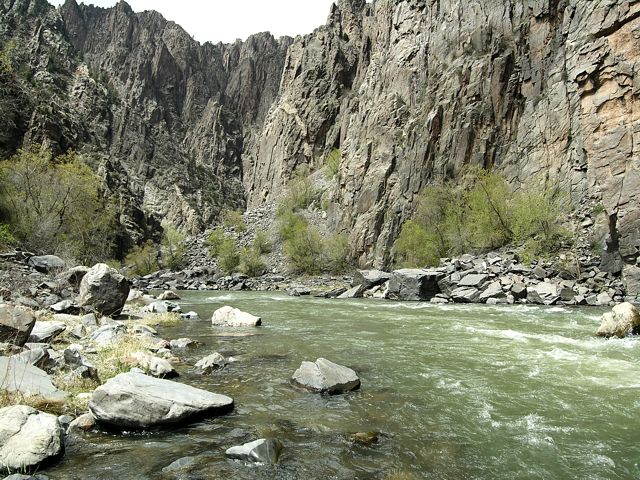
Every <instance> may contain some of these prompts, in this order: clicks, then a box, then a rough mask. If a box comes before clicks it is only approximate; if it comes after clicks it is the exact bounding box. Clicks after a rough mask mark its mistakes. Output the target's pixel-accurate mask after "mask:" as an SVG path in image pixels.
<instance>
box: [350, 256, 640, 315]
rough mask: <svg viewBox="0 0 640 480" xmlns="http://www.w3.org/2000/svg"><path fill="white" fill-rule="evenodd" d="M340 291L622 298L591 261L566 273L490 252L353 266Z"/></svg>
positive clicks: (462, 298)
mask: <svg viewBox="0 0 640 480" xmlns="http://www.w3.org/2000/svg"><path fill="white" fill-rule="evenodd" d="M353 285H354V286H353V288H352V290H350V291H349V294H348V295H344V297H349V298H353V297H376V298H390V299H395V300H411V301H417V300H420V301H431V302H433V303H449V302H456V303H487V304H492V305H496V304H513V303H530V304H538V305H556V304H561V305H591V306H609V305H614V304H616V303H619V302H622V301H624V300H636V299H635V297H625V289H624V286H623V284H622V281H621V280H620V278H618V277H616V276H614V275H613V274H611V273H607V272H603V271H600V269H599V268H598V267H597V266H595V265H592V266H590V267H588V268H587V269H585V270H584V271H582V272H579V273H575V272H574V273H572V272H570V271H568V270H567V269H563V268H561V267H559V266H558V265H553V264H551V263H545V262H537V263H534V264H532V265H531V266H525V265H523V264H522V263H519V262H518V261H517V257H516V255H514V254H512V253H507V254H504V255H498V254H495V253H490V254H487V255H485V256H477V257H474V256H472V255H463V256H462V257H460V258H454V259H444V260H443V262H442V264H441V266H440V267H438V268H430V269H401V270H396V271H394V272H391V273H385V272H380V271H373V270H367V271H359V272H358V273H357V274H356V275H355V276H354V280H353Z"/></svg>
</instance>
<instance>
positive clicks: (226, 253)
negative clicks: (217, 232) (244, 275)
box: [218, 238, 240, 275]
mask: <svg viewBox="0 0 640 480" xmlns="http://www.w3.org/2000/svg"><path fill="white" fill-rule="evenodd" d="M218 265H219V266H220V270H222V272H223V273H225V274H226V275H229V274H231V273H233V272H234V271H235V270H236V269H237V268H238V265H240V252H239V251H238V246H237V245H236V242H235V241H233V240H232V239H231V238H226V239H225V240H224V242H222V245H220V249H219V250H218Z"/></svg>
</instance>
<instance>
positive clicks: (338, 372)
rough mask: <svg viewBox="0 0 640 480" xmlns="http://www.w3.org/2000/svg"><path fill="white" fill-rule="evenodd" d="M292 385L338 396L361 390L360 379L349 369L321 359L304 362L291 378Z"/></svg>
mask: <svg viewBox="0 0 640 480" xmlns="http://www.w3.org/2000/svg"><path fill="white" fill-rule="evenodd" d="M291 383H293V384H294V385H296V386H298V387H302V388H304V389H306V390H309V391H311V392H317V393H328V394H330V395H336V394H340V393H345V392H349V391H351V390H356V389H358V388H360V378H358V375H357V374H356V372H354V371H353V370H351V369H350V368H348V367H344V366H342V365H338V364H337V363H333V362H330V361H329V360H327V359H324V358H319V359H318V360H316V361H315V363H312V362H302V365H300V368H298V370H296V371H295V373H294V374H293V377H291Z"/></svg>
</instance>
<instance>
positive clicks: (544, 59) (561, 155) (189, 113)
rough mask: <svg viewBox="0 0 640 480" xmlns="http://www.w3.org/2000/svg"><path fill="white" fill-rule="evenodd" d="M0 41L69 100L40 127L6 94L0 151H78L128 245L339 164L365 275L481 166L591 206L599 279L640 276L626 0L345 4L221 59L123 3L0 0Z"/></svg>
mask: <svg viewBox="0 0 640 480" xmlns="http://www.w3.org/2000/svg"><path fill="white" fill-rule="evenodd" d="M25 12H30V13H29V15H30V16H29V18H30V19H27V17H26V16H25ZM20 15H22V17H21V16H20ZM0 25H1V26H2V29H1V30H0V34H1V37H2V38H3V39H4V40H5V41H6V39H8V38H10V37H19V38H22V39H25V41H27V40H28V45H29V49H28V50H27V51H28V52H29V58H31V57H32V56H33V58H34V59H36V60H33V59H31V60H30V61H31V63H32V67H33V70H34V71H37V72H42V71H43V70H46V69H47V68H48V67H47V65H46V62H45V60H46V59H45V56H46V55H44V53H43V52H49V57H51V52H52V51H53V52H54V53H55V55H53V58H54V59H57V65H58V67H59V68H58V70H59V72H57V73H56V72H55V71H54V73H53V74H49V77H51V78H49V77H48V76H47V75H45V74H44V73H36V75H35V77H36V80H37V81H45V80H46V81H50V83H52V84H54V86H55V89H54V93H55V95H54V97H55V98H59V97H61V96H62V94H64V95H66V98H68V99H69V101H62V102H57V104H56V105H55V108H54V107H51V109H53V111H52V112H53V113H52V112H49V113H45V114H42V115H40V114H39V113H38V108H37V106H38V105H43V104H44V105H45V106H48V105H49V104H50V103H52V102H47V101H46V100H43V101H40V100H38V101H36V102H34V101H32V100H29V99H25V98H26V97H25V98H23V97H20V96H19V95H16V96H15V97H16V98H22V101H25V102H31V103H30V104H29V105H30V107H31V109H32V110H33V111H34V113H33V115H28V116H26V115H22V116H20V115H18V116H17V117H16V118H15V119H14V120H13V121H12V125H13V126H12V127H11V128H12V129H13V130H11V132H12V133H11V134H9V135H5V136H4V137H3V140H2V145H0V147H2V148H3V151H4V152H7V151H10V150H11V149H12V148H15V145H17V144H18V143H20V142H15V141H14V143H13V144H12V143H11V142H10V141H9V140H8V139H13V138H15V136H16V132H18V133H20V132H22V133H21V134H22V137H20V138H21V139H22V138H25V139H34V140H45V141H47V142H49V143H50V144H51V145H52V146H54V147H55V148H59V149H62V148H68V147H69V146H71V147H74V148H81V149H83V150H86V151H89V152H92V153H93V154H94V157H95V158H98V159H101V160H100V161H99V163H100V165H98V166H97V168H100V169H101V170H100V171H102V172H103V174H104V175H105V177H106V178H107V179H108V181H109V185H110V187H111V188H112V190H113V191H116V192H119V193H120V197H121V203H122V204H123V207H122V211H123V212H125V214H124V219H125V223H128V226H129V229H130V230H132V231H133V230H135V229H136V228H138V231H139V234H140V235H142V234H143V232H142V231H143V230H144V228H140V225H142V224H144V222H145V221H151V220H152V219H159V218H162V219H166V220H168V221H170V222H172V223H173V224H175V225H176V226H179V227H182V228H183V229H185V230H189V231H195V230H198V229H200V228H202V227H203V226H206V225H207V224H208V223H209V222H210V221H212V220H213V219H215V217H216V215H217V213H218V211H219V209H220V208H221V206H222V205H225V206H227V207H230V208H235V207H242V206H244V205H245V202H246V205H248V206H249V207H257V206H259V205H261V204H263V203H264V202H270V201H276V200H277V199H278V198H279V196H280V195H281V194H282V192H283V191H284V190H285V189H286V186H287V182H288V180H289V179H290V178H291V176H292V175H293V173H294V172H295V171H296V169H297V168H299V167H300V166H304V165H308V166H309V167H311V169H312V170H314V169H318V168H319V167H320V166H321V165H322V163H323V161H324V157H325V155H326V154H327V153H328V152H329V151H331V150H332V149H334V148H339V149H340V150H341V152H342V160H341V164H340V169H339V173H338V175H337V176H336V177H335V178H334V179H333V180H331V183H330V188H329V192H328V194H329V195H328V196H329V198H330V207H329V209H328V210H329V211H328V213H329V215H328V217H329V220H330V222H331V224H332V226H333V228H334V229H336V230H338V231H342V232H346V233H348V234H349V235H350V237H351V245H352V246H353V249H354V252H356V253H357V254H358V255H359V261H360V263H361V264H362V265H363V266H364V265H374V266H383V265H385V264H387V263H388V261H389V258H390V257H389V252H390V247H391V245H392V244H393V241H394V239H395V238H396V236H397V234H398V232H399V229H400V227H401V225H402V223H403V222H404V221H405V220H406V219H407V218H409V216H410V215H411V213H412V210H413V208H414V199H415V197H416V195H417V193H418V192H419V191H420V190H421V189H422V188H423V187H424V186H425V185H428V184H429V183H431V182H436V181H440V180H442V179H445V178H455V177H456V175H458V173H459V172H460V171H461V169H462V168H463V167H464V166H465V165H467V164H476V165H481V166H484V167H488V168H497V169H499V170H501V171H502V172H504V173H505V175H506V176H507V178H508V179H509V181H510V182H511V184H512V185H513V187H514V188H522V187H523V186H527V187H531V186H536V185H542V184H547V185H549V184H551V185H557V186H559V187H560V188H562V189H564V190H565V191H567V192H569V193H570V195H571V198H572V200H573V201H574V203H575V204H576V205H579V204H587V203H591V204H595V203H600V202H601V203H602V204H603V206H604V207H605V209H606V213H607V215H608V218H609V222H608V227H607V228H608V237H607V238H606V245H607V247H606V251H605V252H604V255H603V261H604V263H603V265H604V266H605V267H606V268H607V269H609V270H612V271H620V270H621V269H622V268H623V266H624V268H625V271H626V273H627V274H628V275H630V276H632V275H636V274H638V275H640V270H639V269H637V267H635V266H633V264H634V263H635V262H636V260H637V259H638V255H639V252H640V250H639V249H640V207H639V205H640V204H639V202H637V201H636V200H635V198H634V194H635V191H636V190H637V188H638V183H639V178H638V175H639V170H640V168H639V167H640V165H639V163H640V157H639V153H638V145H639V144H640V113H639V109H638V92H639V88H640V80H639V78H640V77H639V73H638V69H639V68H640V67H639V65H640V63H639V62H638V60H639V56H640V1H639V0H526V1H523V0H519V1H516V0H508V1H503V0H465V1H461V0H377V1H375V2H373V3H366V2H365V1H364V0H341V1H339V2H337V4H336V5H334V6H333V7H332V9H331V11H330V15H329V19H328V21H327V23H326V25H324V26H321V27H320V28H318V29H317V30H316V31H315V32H313V33H312V34H310V35H306V36H303V37H298V38H296V39H295V40H292V39H288V38H283V39H280V40H276V39H274V38H273V37H271V36H270V35H268V34H259V35H256V36H254V37H251V38H250V39H249V40H247V41H246V42H237V43H235V44H232V45H222V44H218V45H212V44H204V45H199V44H198V43H196V42H194V41H193V40H192V39H191V37H189V35H187V34H186V33H185V32H184V31H183V30H182V29H181V28H180V27H178V26H177V25H175V24H173V23H171V22H167V21H166V20H164V19H163V18H162V17H161V16H160V15H159V14H157V13H154V12H144V13H138V14H136V13H134V12H132V11H131V9H130V8H129V7H128V6H127V5H126V4H125V3H123V2H121V3H119V4H118V5H117V6H116V7H114V8H112V9H107V10H105V9H99V8H95V7H87V6H84V5H77V4H76V3H75V1H74V0H68V1H67V3H66V4H65V5H64V6H63V7H62V8H61V9H59V10H58V11H56V10H54V9H53V8H52V7H49V6H48V5H47V4H46V3H45V2H43V1H42V0H0ZM43 62H45V64H43ZM65 71H66V72H68V73H67V74H66V75H65V74H64V73H63V72H65ZM38 75H40V76H39V77H38ZM12 98H13V97H12ZM53 103H56V102H53ZM52 118H62V119H63V121H57V122H54V121H52ZM14 144H15V145H14ZM127 208H129V210H127ZM127 212H128V213H127ZM145 219H146V220H145ZM136 226H137V227H136Z"/></svg>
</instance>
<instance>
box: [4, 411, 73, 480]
mask: <svg viewBox="0 0 640 480" xmlns="http://www.w3.org/2000/svg"><path fill="white" fill-rule="evenodd" d="M63 449H64V431H63V429H62V426H61V425H60V422H59V421H58V417H56V416H54V415H50V414H48V413H42V412H39V411H38V410H36V409H35V408H31V407H27V406H24V405H17V406H13V407H7V408H2V409H0V470H9V471H21V472H24V471H31V470H33V469H36V468H38V467H39V466H40V464H42V463H44V462H47V461H50V460H53V459H55V458H57V457H58V456H60V455H61V454H62V453H63Z"/></svg>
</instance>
